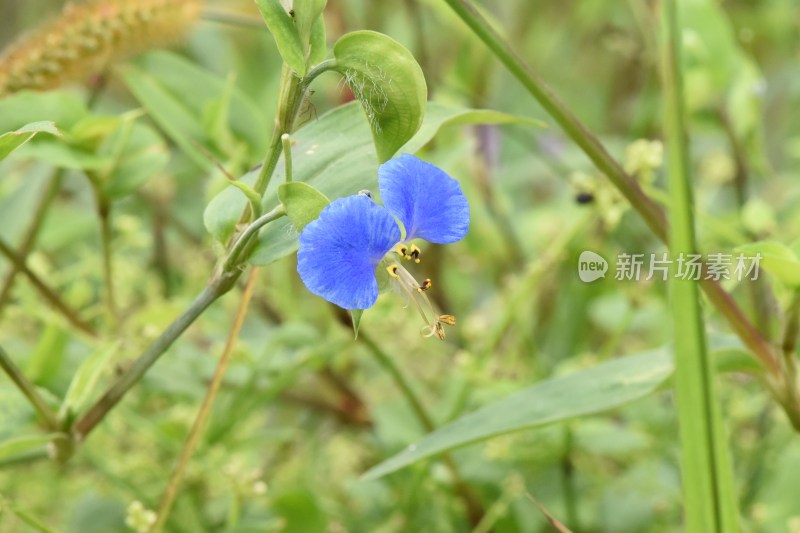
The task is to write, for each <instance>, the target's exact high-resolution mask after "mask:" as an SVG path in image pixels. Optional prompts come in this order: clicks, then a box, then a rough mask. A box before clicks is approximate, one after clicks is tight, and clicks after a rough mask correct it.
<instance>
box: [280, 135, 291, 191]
mask: <svg viewBox="0 0 800 533" xmlns="http://www.w3.org/2000/svg"><path fill="white" fill-rule="evenodd" d="M281 143H282V144H283V162H284V164H285V165H286V171H285V172H284V174H285V178H286V183H289V182H290V181H292V138H291V137H290V136H289V134H288V133H284V134H283V135H281Z"/></svg>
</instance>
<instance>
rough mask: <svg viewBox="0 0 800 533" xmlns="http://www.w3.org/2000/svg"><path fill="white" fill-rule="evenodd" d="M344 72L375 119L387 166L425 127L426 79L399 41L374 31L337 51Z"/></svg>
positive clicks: (342, 42)
mask: <svg viewBox="0 0 800 533" xmlns="http://www.w3.org/2000/svg"><path fill="white" fill-rule="evenodd" d="M333 55H334V57H335V59H336V64H335V66H334V69H335V70H337V71H338V72H340V73H341V74H342V75H343V76H344V78H345V81H346V82H347V84H348V85H349V87H350V89H351V90H352V91H353V93H354V94H355V96H356V98H357V99H358V101H359V102H361V106H362V107H363V109H364V113H365V114H366V116H367V119H368V120H369V124H370V127H371V129H372V135H373V138H374V141H375V148H376V150H377V153H378V159H379V161H380V162H384V161H387V160H389V159H391V157H392V156H393V155H394V154H395V152H397V150H399V149H400V147H402V146H403V145H404V144H405V143H407V142H408V141H409V139H411V138H412V137H413V136H414V134H415V133H416V132H417V131H418V130H419V128H420V126H422V120H423V117H424V115H425V103H426V101H427V98H428V88H427V86H426V85H425V76H424V75H423V73H422V69H421V68H420V66H419V65H418V64H417V62H416V60H415V59H414V56H412V55H411V52H409V51H408V50H407V49H406V48H404V47H403V46H402V45H401V44H400V43H398V42H397V41H395V40H393V39H391V38H389V37H387V36H386V35H383V34H381V33H377V32H373V31H357V32H353V33H348V34H346V35H344V36H343V37H342V38H340V39H339V40H338V41H337V42H336V44H335V45H334V47H333Z"/></svg>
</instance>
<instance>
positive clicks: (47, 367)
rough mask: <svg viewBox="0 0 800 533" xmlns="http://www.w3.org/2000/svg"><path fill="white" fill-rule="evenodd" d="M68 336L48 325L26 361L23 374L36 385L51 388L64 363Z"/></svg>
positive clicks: (62, 330)
mask: <svg viewBox="0 0 800 533" xmlns="http://www.w3.org/2000/svg"><path fill="white" fill-rule="evenodd" d="M68 341H69V334H68V333H67V331H66V330H64V329H62V328H61V327H60V326H59V325H57V324H48V325H47V327H46V328H45V330H44V333H43V334H41V336H40V338H39V342H38V343H36V348H34V350H33V353H31V356H30V358H29V359H28V365H27V367H26V369H25V374H26V375H27V376H28V379H30V380H31V382H32V383H35V384H36V385H39V386H42V387H47V386H52V385H53V384H54V383H55V381H56V378H57V377H58V374H59V371H60V370H61V365H62V363H63V361H64V353H65V351H66V348H67V343H68Z"/></svg>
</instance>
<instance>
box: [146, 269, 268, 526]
mask: <svg viewBox="0 0 800 533" xmlns="http://www.w3.org/2000/svg"><path fill="white" fill-rule="evenodd" d="M257 273H258V268H253V270H251V271H250V278H249V279H248V280H247V285H246V287H245V290H244V292H243V293H242V300H241V302H240V303H239V309H238V311H237V312H236V317H235V318H234V320H233V325H232V326H231V330H230V332H229V333H228V340H227V341H226V343H225V349H224V350H223V352H222V356H220V358H219V362H218V363H217V368H216V370H215V371H214V376H213V377H212V378H211V383H210V384H209V386H208V390H207V391H206V396H205V398H204V399H203V404H202V405H201V406H200V411H199V412H198V413H197V418H195V421H194V424H192V429H191V430H190V431H189V435H188V437H187V438H186V442H185V443H184V445H183V449H181V453H180V456H179V457H178V462H177V464H176V465H175V468H174V470H173V471H172V476H171V477H170V479H169V483H168V484H167V488H166V490H165V491H164V495H163V496H162V498H161V503H160V505H159V506H158V512H157V516H158V518H157V519H156V522H155V524H153V527H152V528H150V532H151V533H158V532H160V531H161V530H162V529H163V528H164V525H165V524H166V522H167V518H168V517H169V513H170V510H171V509H172V505H173V503H174V502H175V497H176V496H177V494H178V488H179V487H180V484H181V481H182V480H183V475H184V472H185V471H186V466H187V465H188V464H189V459H191V457H192V454H193V453H194V449H195V448H196V447H197V443H198V441H199V440H200V437H201V436H202V433H203V429H205V427H206V423H207V422H208V419H209V417H210V416H211V408H212V406H213V405H214V400H215V399H216V397H217V393H219V389H220V385H222V378H223V377H224V376H225V371H226V370H227V368H228V364H229V363H230V361H231V359H232V358H233V353H234V352H233V349H234V348H235V347H236V341H237V340H238V339H239V332H240V331H241V329H242V324H244V317H245V315H246V314H247V308H248V306H249V305H250V299H251V298H252V297H253V289H254V287H255V282H256V278H257Z"/></svg>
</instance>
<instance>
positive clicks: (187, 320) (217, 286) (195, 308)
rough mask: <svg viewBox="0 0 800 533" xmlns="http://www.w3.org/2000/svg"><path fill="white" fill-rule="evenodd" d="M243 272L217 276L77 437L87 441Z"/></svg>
mask: <svg viewBox="0 0 800 533" xmlns="http://www.w3.org/2000/svg"><path fill="white" fill-rule="evenodd" d="M240 274H241V272H239V271H236V270H234V271H233V272H222V273H220V274H218V275H217V276H215V277H214V279H212V280H211V282H210V283H209V284H208V286H207V287H206V288H205V289H203V291H202V292H201V293H200V295H199V296H198V297H197V298H196V299H195V300H194V302H192V304H191V305H190V306H189V307H188V308H186V310H184V312H183V313H182V314H181V315H180V316H179V317H178V318H177V319H175V321H174V322H172V324H170V325H169V327H168V328H167V329H166V330H164V332H163V333H162V334H161V336H160V337H158V339H156V340H155V341H154V342H153V343H152V344H151V345H150V346H149V347H148V348H147V350H145V351H144V352H143V353H142V354H141V355H140V356H139V357H138V358H137V359H136V362H135V363H134V364H133V366H131V367H130V368H129V369H128V371H127V372H126V373H125V374H123V375H122V377H120V378H119V379H118V380H117V381H116V382H115V383H114V384H113V385H112V386H111V387H110V388H109V389H108V391H106V393H105V394H103V396H102V397H101V398H100V399H99V400H97V402H96V403H95V404H94V405H93V406H92V407H91V408H90V409H89V410H88V411H87V412H86V413H85V414H84V415H83V416H82V417H81V418H80V419H79V420H78V421H77V422H76V423H75V426H74V427H73V434H74V435H75V437H76V438H77V439H78V440H83V439H84V438H86V436H87V435H88V434H89V432H91V431H92V430H93V429H94V428H95V427H96V426H97V424H99V423H100V421H101V420H103V418H105V416H106V415H107V414H108V412H109V411H111V409H113V408H114V406H116V405H117V404H118V403H119V401H120V400H121V399H122V397H123V396H125V394H126V393H127V392H128V391H129V390H130V389H131V388H133V386H134V385H136V384H137V383H138V382H139V380H140V379H142V376H144V374H145V373H146V372H147V371H148V369H149V368H150V367H151V366H153V364H154V363H155V362H156V361H157V360H158V359H159V357H161V356H162V355H163V354H164V352H166V351H167V350H168V349H169V347H170V346H172V343H173V342H175V340H176V339H177V338H178V337H180V335H181V334H182V333H183V332H184V331H186V328H188V327H189V326H190V325H191V324H192V323H193V322H194V321H195V320H196V319H197V317H199V316H200V315H201V314H202V313H203V312H204V311H205V310H206V309H207V308H208V307H209V306H210V305H211V304H212V303H214V302H215V301H216V300H217V299H218V298H219V297H220V296H222V295H223V294H225V293H226V292H228V291H229V290H230V289H231V288H232V287H233V286H234V284H235V283H236V279H237V278H238V277H239V275H240Z"/></svg>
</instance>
